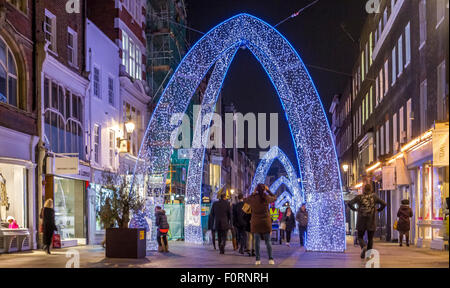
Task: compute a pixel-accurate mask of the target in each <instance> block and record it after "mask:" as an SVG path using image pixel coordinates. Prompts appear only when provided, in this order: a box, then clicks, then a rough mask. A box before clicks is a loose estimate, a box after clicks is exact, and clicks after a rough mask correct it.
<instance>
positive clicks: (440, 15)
mask: <svg viewBox="0 0 450 288" xmlns="http://www.w3.org/2000/svg"><path fill="white" fill-rule="evenodd" d="M445 1H446V0H436V29H437V28H439V25H441V23H442V22H444V17H445V11H446V10H447V9H446V7H445Z"/></svg>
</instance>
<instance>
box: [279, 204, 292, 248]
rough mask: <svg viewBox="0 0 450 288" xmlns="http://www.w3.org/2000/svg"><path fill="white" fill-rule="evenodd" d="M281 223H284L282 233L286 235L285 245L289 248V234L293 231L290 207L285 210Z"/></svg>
mask: <svg viewBox="0 0 450 288" xmlns="http://www.w3.org/2000/svg"><path fill="white" fill-rule="evenodd" d="M283 222H284V223H285V227H284V228H285V229H284V231H285V234H286V245H287V246H288V247H290V246H291V244H290V242H291V233H292V231H293V230H294V229H295V217H294V214H292V209H291V208H290V207H288V208H286V211H285V212H284V215H283V220H282V221H281V223H283Z"/></svg>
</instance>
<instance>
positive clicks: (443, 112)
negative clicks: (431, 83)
mask: <svg viewBox="0 0 450 288" xmlns="http://www.w3.org/2000/svg"><path fill="white" fill-rule="evenodd" d="M445 75H446V74H445V60H444V61H442V63H441V64H439V66H438V68H437V101H436V102H437V120H441V121H442V120H446V118H447V108H446V107H447V104H446V103H445V102H446V101H445V99H446V97H445V94H446V92H445V90H446V87H447V80H446V77H445Z"/></svg>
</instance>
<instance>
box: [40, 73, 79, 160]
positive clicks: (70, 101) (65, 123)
mask: <svg viewBox="0 0 450 288" xmlns="http://www.w3.org/2000/svg"><path fill="white" fill-rule="evenodd" d="M44 108H45V110H44V118H45V119H44V123H45V125H44V126H45V134H44V140H45V141H46V142H47V143H48V145H49V147H50V150H51V151H52V152H56V153H78V154H79V157H80V159H84V135H83V129H82V127H83V126H82V124H81V123H82V122H83V117H82V115H83V107H82V101H81V97H79V96H78V95H75V94H73V93H71V91H70V90H69V89H65V88H64V87H63V86H61V85H58V84H57V83H55V82H53V81H52V80H51V79H50V78H47V77H46V78H45V79H44Z"/></svg>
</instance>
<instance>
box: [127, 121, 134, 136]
mask: <svg viewBox="0 0 450 288" xmlns="http://www.w3.org/2000/svg"><path fill="white" fill-rule="evenodd" d="M135 127H136V126H135V125H134V123H133V121H128V122H126V123H125V130H127V133H128V134H133V131H134V128H135Z"/></svg>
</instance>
